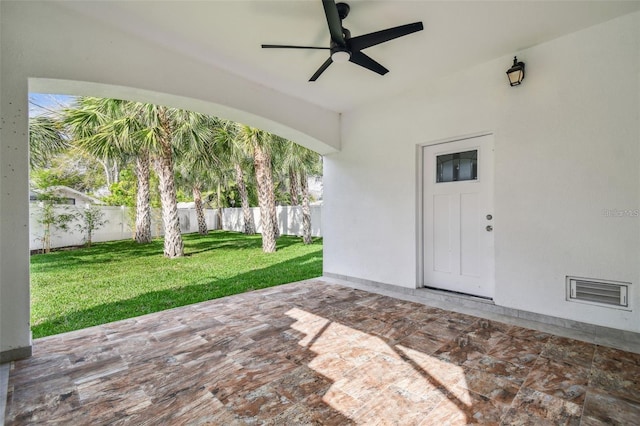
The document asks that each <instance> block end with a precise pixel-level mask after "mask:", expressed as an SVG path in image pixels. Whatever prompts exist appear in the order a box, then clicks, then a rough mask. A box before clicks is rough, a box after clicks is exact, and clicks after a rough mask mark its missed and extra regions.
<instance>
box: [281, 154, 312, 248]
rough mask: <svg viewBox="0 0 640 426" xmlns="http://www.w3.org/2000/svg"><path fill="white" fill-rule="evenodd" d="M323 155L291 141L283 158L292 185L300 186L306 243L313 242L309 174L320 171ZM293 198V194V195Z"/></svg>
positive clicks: (303, 235)
mask: <svg viewBox="0 0 640 426" xmlns="http://www.w3.org/2000/svg"><path fill="white" fill-rule="evenodd" d="M320 160H321V157H320V155H318V154H316V153H315V152H313V151H311V150H309V149H307V148H305V147H303V146H300V145H298V144H295V143H293V142H289V144H288V145H287V150H286V154H285V156H284V159H283V166H284V168H285V170H287V171H288V173H289V179H290V180H291V179H292V180H293V181H294V183H291V182H290V187H294V186H295V187H296V192H297V184H299V186H300V195H301V196H302V240H303V242H304V244H311V242H312V240H311V206H310V204H309V201H310V200H309V186H308V178H309V175H313V174H318V173H320V169H321V165H320ZM292 198H293V195H292Z"/></svg>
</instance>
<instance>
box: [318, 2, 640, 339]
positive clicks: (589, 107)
mask: <svg viewBox="0 0 640 426" xmlns="http://www.w3.org/2000/svg"><path fill="white" fill-rule="evenodd" d="M514 54H517V55H518V58H519V59H520V60H523V61H524V62H525V63H526V67H527V75H526V79H525V81H524V83H523V85H522V86H520V87H516V88H511V87H509V86H508V84H507V79H506V76H505V71H506V69H507V68H508V67H509V66H510V65H511V61H512V57H503V58H499V59H496V60H494V61H492V62H489V63H485V64H482V65H479V66H476V67H474V68H471V69H468V70H464V71H461V72H460V73H458V74H456V75H452V76H450V77H449V78H447V79H445V80H441V81H437V82H425V85H424V87H416V88H415V90H414V91H412V92H411V93H408V94H406V95H405V96H402V97H398V98H396V99H393V100H387V101H385V102H384V103H380V104H375V105H370V106H368V107H367V108H363V109H359V110H357V111H354V112H351V113H347V114H344V115H343V123H342V132H343V134H342V151H341V152H340V153H337V154H332V155H329V156H327V157H325V162H324V164H325V173H324V176H325V178H324V183H325V193H324V196H325V202H324V211H323V226H324V229H323V232H324V237H325V239H324V249H325V250H324V253H325V254H324V269H325V272H329V273H334V274H339V275H346V276H351V277H356V278H362V279H367V280H372V281H377V282H383V283H388V284H394V285H399V286H404V287H416V285H419V284H420V283H419V279H417V278H416V276H417V274H416V271H417V268H418V266H419V265H418V260H417V259H416V257H417V249H416V245H417V241H418V239H419V237H418V235H417V229H418V225H417V221H419V220H420V217H418V215H417V213H416V210H417V209H416V197H417V188H418V185H417V182H416V181H417V178H416V177H417V173H418V166H417V156H418V154H417V151H418V150H417V148H416V147H417V146H418V145H421V144H427V143H429V142H433V141H438V140H443V139H449V138H455V137H458V136H464V135H469V134H475V133H480V132H485V131H490V132H492V133H493V134H494V139H495V210H494V212H493V214H494V217H495V219H494V222H495V223H494V228H495V255H496V271H495V272H496V292H495V302H496V304H498V305H502V306H507V307H513V308H518V309H522V310H526V311H532V312H537V313H541V314H546V315H552V316H556V317H563V318H567V319H572V320H577V321H584V322H588V323H592V324H598V325H603V326H610V327H615V328H620V329H624V330H632V331H640V218H638V217H625V218H611V217H605V215H604V214H603V211H604V210H605V209H638V208H640V171H639V169H640V168H639V165H640V107H639V103H640V100H639V99H640V14H639V13H635V14H633V15H628V16H625V17H622V18H619V19H616V20H613V21H609V22H607V23H604V24H602V25H598V26H596V27H592V28H589V29H586V30H583V31H580V32H578V33H574V34H571V35H568V36H565V37H562V38H560V39H556V40H554V41H552V42H549V43H545V44H542V45H538V46H535V47H532V48H529V49H526V50H522V51H520V52H514ZM363 212H366V214H364V213H363ZM566 275H574V276H581V277H593V278H600V279H610V280H617V281H625V282H631V283H632V286H631V303H632V308H633V311H632V312H628V311H622V310H617V309H611V308H600V307H593V306H590V305H585V304H578V303H569V302H566V301H565V276H566Z"/></svg>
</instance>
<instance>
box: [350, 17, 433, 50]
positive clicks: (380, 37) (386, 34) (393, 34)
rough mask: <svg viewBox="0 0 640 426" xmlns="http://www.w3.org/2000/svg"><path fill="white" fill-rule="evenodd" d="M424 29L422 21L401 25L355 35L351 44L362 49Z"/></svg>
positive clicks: (352, 46) (357, 48)
mask: <svg viewBox="0 0 640 426" xmlns="http://www.w3.org/2000/svg"><path fill="white" fill-rule="evenodd" d="M423 29H424V26H423V25H422V22H414V23H413V24H407V25H400V26H399V27H393V28H388V29H386V30H382V31H376V32H374V33H369V34H365V35H361V36H358V37H353V38H352V39H350V43H349V45H350V46H351V49H353V50H362V49H366V48H367V47H371V46H375V45H376V44H380V43H384V42H385V41H389V40H393V39H394V38H398V37H402V36H406V35H408V34H411V33H415V32H417V31H422V30H423Z"/></svg>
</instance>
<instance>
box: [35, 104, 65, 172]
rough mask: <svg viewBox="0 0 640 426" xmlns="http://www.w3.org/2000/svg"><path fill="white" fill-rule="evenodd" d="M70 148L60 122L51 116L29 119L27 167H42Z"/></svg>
mask: <svg viewBox="0 0 640 426" xmlns="http://www.w3.org/2000/svg"><path fill="white" fill-rule="evenodd" d="M69 147H70V145H69V142H68V141H67V139H66V137H65V134H64V129H63V126H62V124H61V122H60V120H59V119H58V118H57V117H54V116H53V115H44V114H43V115H38V116H35V117H30V118H29V165H30V166H31V168H34V167H44V166H45V165H46V164H47V163H48V161H49V160H50V159H51V157H52V156H53V155H55V154H57V153H59V152H62V151H64V150H66V149H68V148H69Z"/></svg>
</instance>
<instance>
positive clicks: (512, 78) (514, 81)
mask: <svg viewBox="0 0 640 426" xmlns="http://www.w3.org/2000/svg"><path fill="white" fill-rule="evenodd" d="M521 78H522V70H517V71H512V72H510V73H509V82H510V83H511V85H512V86H513V85H518V84H520V81H521Z"/></svg>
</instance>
